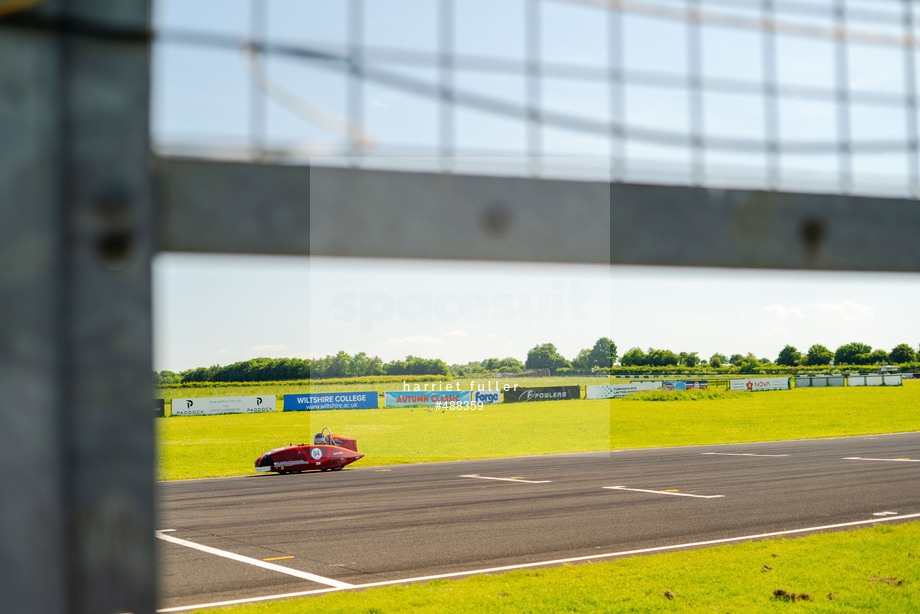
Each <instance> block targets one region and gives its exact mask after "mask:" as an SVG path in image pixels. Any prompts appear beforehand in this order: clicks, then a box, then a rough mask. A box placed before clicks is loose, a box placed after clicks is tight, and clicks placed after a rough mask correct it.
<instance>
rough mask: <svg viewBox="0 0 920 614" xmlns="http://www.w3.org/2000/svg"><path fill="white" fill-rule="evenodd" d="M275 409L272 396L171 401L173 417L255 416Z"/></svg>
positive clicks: (194, 398) (197, 398)
mask: <svg viewBox="0 0 920 614" xmlns="http://www.w3.org/2000/svg"><path fill="white" fill-rule="evenodd" d="M277 409H278V407H277V405H276V404H275V395H273V394H263V395H261V396H254V397H193V398H185V399H173V400H172V415H173V416H213V415H217V414H256V413H263V412H270V411H277Z"/></svg>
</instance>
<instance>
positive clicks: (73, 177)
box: [0, 0, 156, 613]
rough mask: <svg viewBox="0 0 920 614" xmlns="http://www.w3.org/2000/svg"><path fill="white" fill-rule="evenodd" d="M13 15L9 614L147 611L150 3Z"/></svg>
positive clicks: (3, 449)
mask: <svg viewBox="0 0 920 614" xmlns="http://www.w3.org/2000/svg"><path fill="white" fill-rule="evenodd" d="M39 4H40V5H39V6H37V7H36V8H34V9H32V10H27V11H23V12H20V13H17V14H13V15H5V16H2V18H0V295H2V297H3V299H2V301H0V387H2V389H3V390H4V391H5V395H6V396H7V398H8V401H6V402H4V405H3V407H2V408H0V461H2V464H3V466H4V467H5V469H6V471H4V475H3V477H2V478H0V527H2V531H3V538H2V539H0V568H2V569H3V574H0V599H2V606H0V609H2V610H3V611H8V612H81V613H82V612H126V611H131V612H152V611H153V610H154V609H155V608H156V590H155V585H156V581H155V576H156V566H155V564H154V538H153V530H154V521H153V518H154V505H153V473H154V462H153V459H154V447H153V446H154V439H153V421H152V420H151V417H152V407H151V387H152V383H151V372H152V359H151V307H150V259H151V254H152V245H153V241H152V234H153V232H152V224H151V212H152V203H151V191H150V172H149V145H148V89H149V81H150V79H149V38H150V37H149V30H148V22H149V6H148V1H147V0H60V1H58V2H46V3H39Z"/></svg>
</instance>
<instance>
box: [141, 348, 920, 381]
mask: <svg viewBox="0 0 920 614" xmlns="http://www.w3.org/2000/svg"><path fill="white" fill-rule="evenodd" d="M918 354H920V352H918V351H916V350H914V349H913V348H912V347H911V346H910V345H908V344H907V343H901V344H899V345H897V346H895V347H894V348H892V350H891V351H890V352H886V351H884V350H881V349H875V350H873V349H872V347H870V346H869V345H867V344H865V343H860V342H851V343H846V344H844V345H841V346H840V347H838V348H837V350H836V351H834V352H831V351H830V350H829V349H828V348H826V347H824V346H823V345H820V344H814V345H812V346H811V347H810V348H808V350H807V351H806V352H804V353H803V352H800V351H799V350H798V349H796V348H795V347H794V346H791V345H787V346H785V347H784V348H783V349H782V350H780V352H779V355H778V356H777V357H776V360H775V361H772V360H770V359H769V358H757V357H756V356H755V355H754V354H752V353H750V352H749V353H747V354H744V355H742V354H731V355H730V356H726V355H725V354H722V353H718V352H717V353H715V354H713V355H712V356H710V357H709V358H700V356H699V355H698V352H674V351H671V350H664V349H656V348H649V349H648V351H643V350H642V349H641V348H638V347H633V348H630V349H629V350H627V351H626V352H625V353H624V354H623V356H619V355H618V350H617V346H616V344H615V343H614V342H613V340H611V339H610V338H608V337H601V338H600V339H598V340H597V341H596V342H595V343H594V345H593V346H592V347H591V348H584V349H582V350H581V351H580V352H579V353H578V354H577V355H576V356H575V357H573V358H572V360H568V359H567V358H565V357H564V356H562V355H561V354H560V353H559V351H558V350H557V348H556V346H555V345H554V344H552V343H542V344H538V345H536V346H534V347H533V348H531V349H530V351H528V352H527V359H526V361H524V362H521V361H520V360H518V359H516V358H513V357H506V358H486V359H484V360H481V361H472V362H469V363H467V364H454V365H448V364H447V363H445V362H444V361H443V360H440V359H436V358H421V357H419V356H411V355H410V356H407V357H406V358H405V360H392V361H390V362H387V363H384V362H383V360H381V359H380V357H378V356H368V355H367V354H366V353H364V352H358V353H357V354H355V355H354V356H351V355H349V354H348V353H347V352H345V351H344V350H341V351H339V352H338V353H337V354H336V355H335V356H331V355H330V356H325V357H323V358H316V359H302V358H253V359H251V360H246V361H241V362H236V363H233V364H231V365H226V366H220V365H213V366H210V367H198V368H196V369H189V370H187V371H182V372H181V373H175V372H173V371H160V372H159V373H157V372H154V382H155V383H156V384H157V385H160V386H163V385H169V384H180V383H192V382H266V381H285V380H306V379H328V378H347V377H363V376H368V375H371V376H375V375H376V376H383V375H438V376H444V377H465V376H469V375H477V374H484V375H488V374H498V373H505V374H515V373H521V372H524V371H529V370H535V369H549V371H550V373H553V374H557V375H565V374H571V375H584V374H605V373H610V372H611V371H612V370H615V369H616V368H617V364H618V363H619V365H620V366H621V367H687V368H691V369H692V368H700V367H712V368H716V369H718V368H723V367H737V368H738V371H739V372H740V373H752V372H754V371H755V370H757V369H761V368H763V367H769V366H774V365H775V366H781V367H811V366H822V365H829V364H830V363H831V361H833V363H834V365H838V366H839V365H859V366H862V365H878V364H908V363H913V362H915V361H917V359H918Z"/></svg>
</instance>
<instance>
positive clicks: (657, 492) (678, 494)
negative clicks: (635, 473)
mask: <svg viewBox="0 0 920 614" xmlns="http://www.w3.org/2000/svg"><path fill="white" fill-rule="evenodd" d="M602 488H607V489H609V490H628V491H630V492H648V493H652V494H653V495H673V496H675V497H695V498H697V499H720V498H722V497H724V496H725V495H691V494H690V493H686V492H673V491H669V490H645V489H643V488H626V487H625V486H603V487H602Z"/></svg>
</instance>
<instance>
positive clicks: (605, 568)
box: [207, 522, 920, 614]
mask: <svg viewBox="0 0 920 614" xmlns="http://www.w3.org/2000/svg"><path fill="white" fill-rule="evenodd" d="M778 590H780V591H785V592H786V593H789V594H795V595H796V597H797V599H796V601H795V602H792V601H791V600H788V599H785V598H782V597H777V596H775V594H774V593H775V592H776V591H778ZM666 593H669V594H670V597H669V596H668V594H666ZM802 595H807V596H808V597H807V598H806V597H802ZM918 604H920V523H916V522H913V523H906V524H899V525H879V526H876V527H872V528H865V529H860V530H857V531H848V532H841V533H825V534H821V535H813V536H808V537H799V538H796V539H771V540H766V541H760V542H753V543H746V544H738V545H731V546H719V547H714V548H708V549H705V550H694V551H688V552H672V553H667V554H657V555H653V556H644V557H634V558H627V559H621V560H617V561H611V562H606V563H593V564H586V565H573V566H566V567H562V568H557V569H545V570H526V571H513V572H508V573H505V574H501V575H495V576H475V577H471V578H468V579H464V580H452V581H446V580H439V581H432V582H428V583H426V584H415V585H409V586H398V587H387V588H374V589H368V590H364V591H359V592H349V593H335V594H329V595H322V596H316V597H311V598H305V599H296V600H286V601H281V602H274V603H264V604H251V605H245V606H235V607H231V608H220V609H216V610H207V612H232V613H233V614H256V613H265V612H285V614H312V613H313V612H324V613H326V612H349V613H355V614H359V613H366V614H371V613H375V614H385V613H389V612H406V611H412V612H421V613H424V612H673V613H682V612H687V613H690V612H693V613H696V612H711V613H723V612H724V613H728V612H746V613H750V614H761V613H763V614H773V613H778V612H782V613H787V612H810V613H811V612H815V613H817V612H834V613H838V612H886V613H901V612H903V613H905V614H907V613H915V612H917V611H918Z"/></svg>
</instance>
